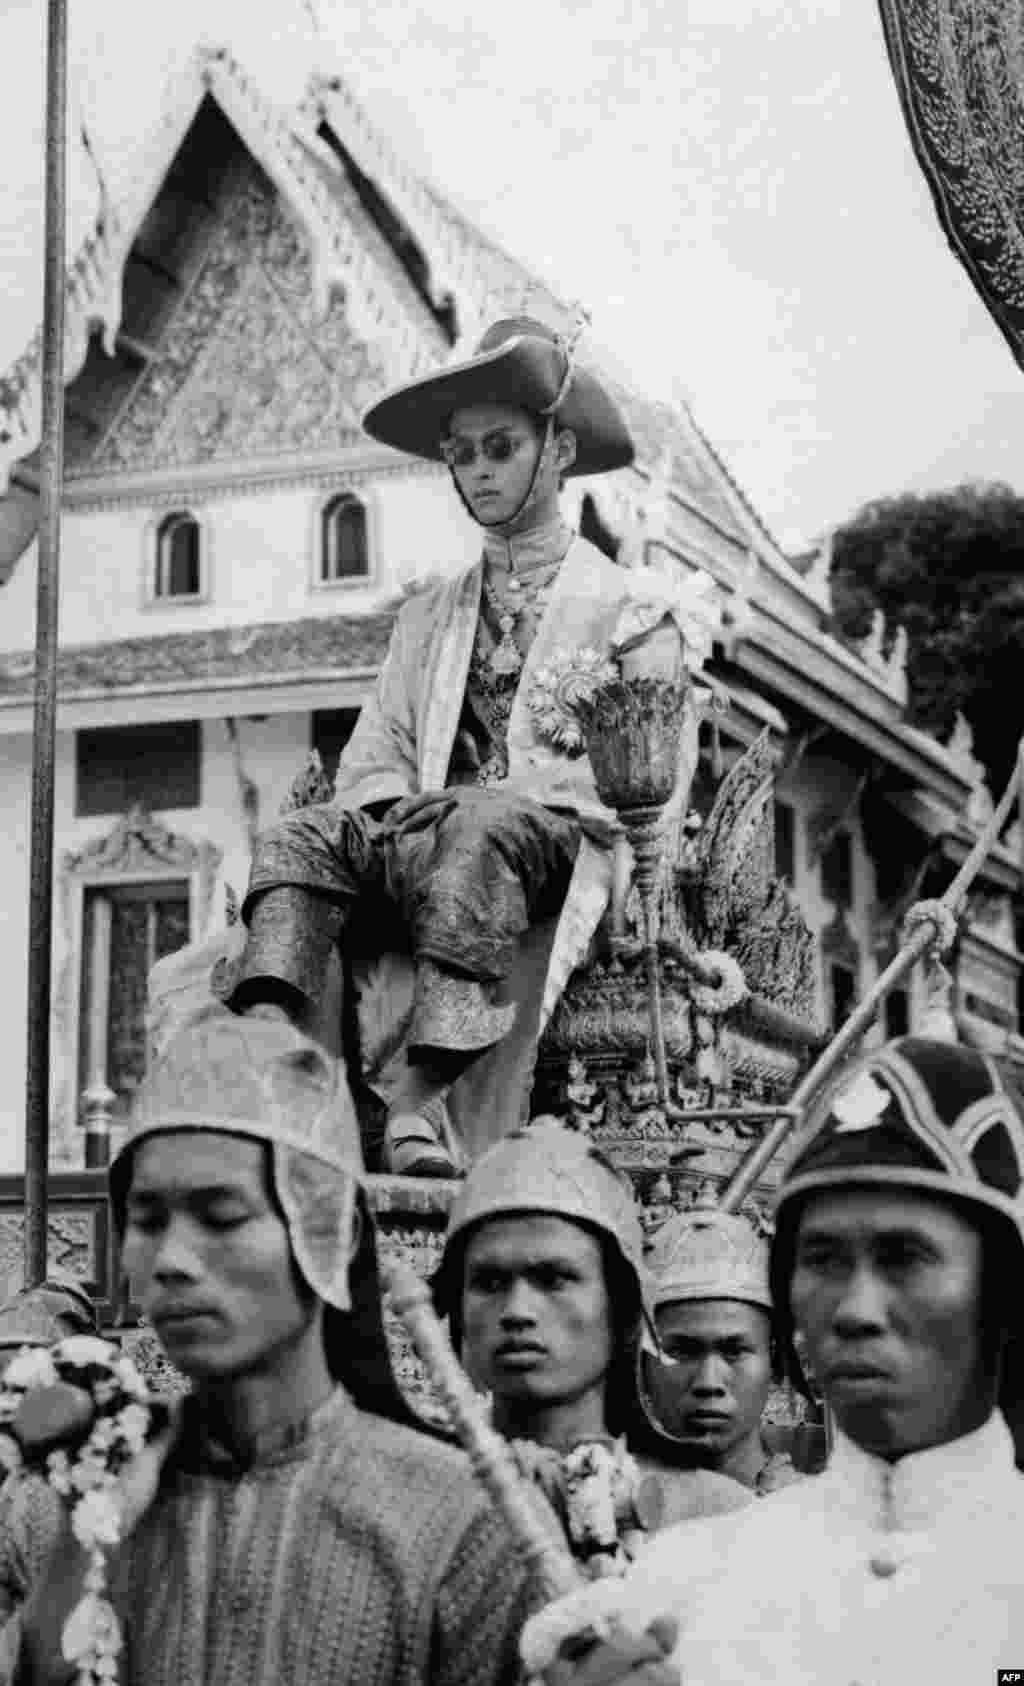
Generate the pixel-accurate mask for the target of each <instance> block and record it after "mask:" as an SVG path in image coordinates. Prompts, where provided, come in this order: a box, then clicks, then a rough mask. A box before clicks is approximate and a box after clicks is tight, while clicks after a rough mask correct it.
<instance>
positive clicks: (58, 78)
mask: <svg viewBox="0 0 1024 1686" xmlns="http://www.w3.org/2000/svg"><path fill="white" fill-rule="evenodd" d="M67 59H68V15H67V0H48V4H47V28H46V175H45V201H44V224H43V227H44V270H43V343H42V439H41V445H40V458H39V563H38V579H37V586H36V653H35V704H34V714H33V727H32V811H31V841H30V851H31V852H30V866H29V942H28V1032H27V1040H28V1049H27V1059H26V1078H25V1281H26V1283H27V1284H29V1285H33V1284H35V1283H37V1282H41V1281H42V1280H43V1278H44V1277H45V1275H46V1238H47V1223H46V1208H47V1188H46V1178H47V1168H48V1162H49V1147H50V952H51V940H52V930H53V774H54V751H55V742H56V716H57V614H58V603H59V580H60V505H61V486H62V481H63V477H64V281H65V267H66V263H65V241H66V235H65V228H66V199H67V181H66V150H67Z"/></svg>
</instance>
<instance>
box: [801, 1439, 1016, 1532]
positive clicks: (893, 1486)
mask: <svg viewBox="0 0 1024 1686" xmlns="http://www.w3.org/2000/svg"><path fill="white" fill-rule="evenodd" d="M1013 1476H1014V1445H1013V1438H1012V1436H1011V1434H1010V1431H1009V1429H1008V1428H1007V1426H1006V1423H1005V1421H1004V1420H1003V1417H1002V1414H1001V1412H999V1411H994V1412H993V1413H992V1415H991V1416H990V1417H989V1418H988V1419H987V1421H986V1422H984V1423H983V1424H982V1426H981V1428H978V1429H975V1430H974V1432H973V1433H971V1434H965V1435H961V1436H960V1437H959V1438H958V1439H956V1440H949V1441H946V1443H945V1444H944V1445H942V1446H931V1447H929V1448H928V1449H927V1451H924V1452H910V1453H908V1454H907V1456H906V1457H903V1458H898V1459H897V1460H896V1462H895V1463H888V1462H886V1460H885V1459H884V1458H877V1457H874V1456H873V1455H872V1454H871V1453H870V1452H865V1451H863V1450H862V1448H861V1447H859V1446H857V1445H855V1443H854V1442H853V1441H852V1440H848V1439H847V1438H846V1436H845V1435H844V1434H842V1433H840V1432H838V1431H837V1433H836V1442H835V1449H834V1451H833V1453H832V1456H831V1458H830V1459H829V1462H828V1467H827V1469H826V1471H825V1473H824V1475H823V1476H822V1480H823V1481H824V1482H826V1483H827V1484H828V1486H829V1488H830V1489H831V1490H830V1492H829V1494H828V1502H829V1503H830V1504H831V1503H835V1504H836V1505H838V1506H841V1508H842V1509H843V1510H844V1511H845V1512H846V1513H847V1515H852V1516H856V1517H857V1518H858V1519H860V1520H862V1521H864V1522H867V1523H868V1524H869V1525H870V1526H872V1527H875V1528H882V1529H885V1530H890V1529H907V1528H927V1527H929V1526H930V1525H933V1524H935V1523H941V1522H946V1521H954V1520H958V1519H959V1520H966V1519H967V1517H968V1516H969V1515H970V1514H972V1513H975V1512H982V1511H985V1510H988V1509H991V1508H992V1506H993V1504H994V1503H998V1500H997V1495H999V1494H1003V1495H1005V1493H1006V1491H1007V1484H1008V1483H1012V1480H1013Z"/></svg>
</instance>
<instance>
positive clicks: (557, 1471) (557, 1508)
mask: <svg viewBox="0 0 1024 1686" xmlns="http://www.w3.org/2000/svg"><path fill="white" fill-rule="evenodd" d="M509 1444H510V1447H511V1449H512V1452H513V1454H514V1456H515V1459H516V1463H517V1464H518V1466H519V1471H520V1474H521V1475H522V1476H523V1477H524V1479H525V1480H527V1481H532V1482H536V1484H537V1486H538V1487H539V1488H540V1490H541V1492H542V1493H543V1494H544V1497H545V1498H546V1499H547V1501H548V1503H549V1504H550V1505H551V1508H552V1509H553V1511H554V1512H555V1515H556V1516H557V1518H558V1521H559V1522H560V1524H561V1526H562V1528H563V1530H564V1532H565V1535H566V1537H567V1539H568V1543H569V1546H570V1549H571V1550H572V1554H573V1556H574V1557H575V1559H576V1561H577V1563H579V1565H580V1567H581V1568H582V1570H583V1572H584V1574H585V1575H586V1576H587V1578H588V1579H589V1580H603V1579H605V1578H607V1577H608V1576H619V1575H624V1574H625V1573H626V1570H627V1569H628V1568H629V1565H630V1564H631V1563H632V1562H633V1560H634V1558H635V1557H636V1555H637V1552H638V1551H639V1549H640V1546H641V1545H642V1544H643V1541H644V1539H645V1537H646V1535H647V1534H648V1533H650V1532H651V1531H652V1530H653V1529H655V1528H657V1527H658V1525H659V1523H660V1522H661V1520H662V1510H663V1502H662V1494H661V1487H660V1483H659V1482H658V1480H657V1477H655V1476H649V1475H644V1474H643V1472H642V1471H641V1469H640V1467H639V1465H638V1464H637V1462H636V1459H635V1458H634V1457H632V1455H631V1454H630V1453H629V1452H628V1451H627V1449H626V1442H625V1440H623V1439H621V1438H620V1439H618V1440H612V1439H610V1438H608V1439H601V1440H586V1441H581V1442H580V1443H579V1445H578V1446H574V1447H573V1448H572V1450H571V1451H570V1452H566V1453H561V1452H557V1451H555V1450H554V1449H553V1448H552V1447H549V1446H539V1445H537V1444H536V1443H535V1442H534V1441H532V1440H512V1441H510V1442H509Z"/></svg>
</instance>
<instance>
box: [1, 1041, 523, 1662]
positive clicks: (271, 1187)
mask: <svg viewBox="0 0 1024 1686" xmlns="http://www.w3.org/2000/svg"><path fill="white" fill-rule="evenodd" d="M360 1174H361V1166H360V1161H359V1153H358V1138H357V1131H356V1126H355V1121H354V1119H353V1117H352V1114H351V1110H350V1107H349V1106H348V1105H347V1104H346V1098H345V1097H344V1095H343V1093H342V1091H341V1090H340V1089H339V1084H338V1081H337V1073H336V1070H335V1062H334V1061H333V1060H332V1059H330V1058H328V1056H326V1055H325V1054H324V1053H323V1052H322V1051H321V1050H320V1049H319V1048H318V1047H316V1046H315V1045H314V1044H313V1043H311V1042H309V1041H307V1040H306V1039H305V1038H304V1037H302V1036H301V1035H299V1033H298V1032H297V1031H295V1030H294V1029H293V1028H292V1027H291V1026H290V1025H288V1024H281V1023H268V1022H264V1021H263V1020H260V1019H248V1018H241V1017H238V1016H236V1015H234V1014H232V1013H229V1012H227V1011H226V1010H225V1009H219V1010H214V1011H212V1012H208V1013H206V1014H204V1015H203V1016H202V1018H201V1019H199V1020H198V1022H195V1023H193V1024H191V1025H190V1026H187V1027H186V1028H184V1029H182V1030H181V1031H180V1032H179V1033H178V1035H177V1036H175V1037H174V1038H172V1039H171V1041H170V1042H169V1044H168V1045H167V1046H166V1047H165V1048H164V1050H163V1052H162V1053H161V1054H160V1055H159V1056H158V1057H157V1059H156V1060H155V1061H154V1062H153V1064H152V1066H151V1069H150V1072H149V1074H148V1076H147V1078H146V1079H145V1081H144V1083H143V1085H142V1087H141V1089H140V1092H139V1095H138V1097H137V1104H136V1109H135V1118H134V1125H133V1129H132V1132H131V1134H130V1136H129V1139H128V1142H127V1144H126V1145H125V1147H124V1148H123V1149H122V1150H121V1152H120V1154H119V1155H118V1157H117V1159H116V1160H115V1161H114V1164H113V1165H112V1167H111V1172H110V1182H111V1195H112V1202H113V1208H114V1215H115V1220H116V1223H117V1228H118V1232H119V1235H120V1238H121V1248H122V1263H123V1266H124V1269H125V1271H126V1272H127V1274H128V1276H129V1277H130V1280H131V1282H132V1287H133V1290H134V1293H135V1296H136V1297H137V1299H138V1301H139V1303H140V1305H141V1307H142V1309H143V1311H144V1312H145V1314H146V1315H147V1317H148V1319H149V1320H150V1321H151V1322H152V1324H153V1326H154V1327H155V1329H156V1332H157V1334H158V1335H159V1337H160V1340H161V1342H162V1343H163V1345H164V1347H165V1348H166V1351H167V1353H168V1355H169V1356H170V1358H171V1359H173V1361H174V1363H175V1364H176V1365H177V1366H178V1368H179V1369H180V1370H181V1371H182V1372H184V1374H185V1376H186V1377H187V1378H188V1379H189V1381H190V1383H191V1388H192V1391H191V1392H190V1393H189V1394H188V1395H187V1397H186V1398H185V1401H184V1404H183V1407H182V1409H181V1413H180V1420H179V1421H178V1423H177V1424H176V1427H175V1429H174V1432H173V1433H171V1434H170V1435H169V1436H168V1437H167V1442H166V1444H165V1446H164V1447H163V1462H162V1466H161V1467H160V1469H159V1475H158V1477H154V1479H153V1480H152V1482H151V1485H150V1488H149V1491H148V1495H147V1498H148V1502H143V1503H142V1505H141V1507H140V1506H139V1504H138V1502H137V1501H136V1503H135V1505H134V1510H135V1514H134V1517H133V1518H132V1520H133V1522H134V1526H133V1527H132V1528H131V1531H130V1532H129V1533H128V1535H127V1537H126V1538H123V1539H122V1543H121V1544H120V1545H118V1546H117V1547H116V1548H115V1549H114V1550H113V1551H112V1553H111V1554H110V1556H109V1559H108V1564H109V1587H110V1593H109V1596H110V1598H111V1601H112V1603H113V1605H114V1608H115V1611H116V1612H117V1615H118V1616H119V1618H120V1624H121V1628H122V1631H123V1634H124V1651H123V1653H122V1656H121V1658H120V1678H121V1679H122V1680H123V1681H125V1682H129V1681H130V1682H133V1683H137V1686H188V1683H189V1682H193V1683H195V1686H201V1683H203V1682H208V1681H212V1680H218V1681H221V1682H224V1683H225V1686H232V1683H233V1682H236V1681H237V1682H238V1683H239V1686H241V1683H243V1682H244V1683H245V1686H317V1683H318V1682H323V1683H324V1686H328V1683H331V1686H333V1683H335V1682H339V1681H352V1682H356V1681H358V1682H360V1683H363V1682H365V1683H366V1686H428V1682H429V1686H438V1683H441V1682H447V1683H448V1686H473V1683H476V1686H514V1683H515V1682H516V1680H517V1674H518V1663H517V1657H516V1642H517V1637H518V1632H519V1629H520V1627H521V1624H522V1621H523V1618H524V1615H525V1613H526V1611H527V1610H528V1608H529V1602H530V1596H531V1594H530V1587H529V1584H528V1577H527V1574H526V1571H525V1570H524V1568H523V1566H522V1565H521V1563H520V1561H519V1559H518V1557H517V1554H516V1549H515V1546H514V1542H513V1541H512V1539H511V1537H510V1535H509V1534H508V1532H507V1530H506V1528H505V1526H504V1523H503V1521H502V1519H501V1518H500V1517H499V1516H497V1515H496V1514H495V1513H494V1511H493V1509H492V1507H491V1506H490V1505H489V1504H488V1502H487V1499H486V1497H485V1495H484V1493H483V1489H482V1488H480V1487H479V1486H478V1485H477V1483H476V1481H475V1479H474V1478H473V1476H472V1474H471V1471H470V1468H469V1464H468V1460H467V1459H465V1457H464V1456H463V1454H462V1453H461V1452H459V1451H457V1450H456V1449H455V1448H453V1447H451V1446H449V1445H447V1444H444V1443H443V1442H442V1441H441V1440H440V1439H437V1438H430V1437H428V1436H427V1435H426V1434H424V1433H419V1432H417V1431H416V1425H415V1423H414V1421H413V1419H412V1417H411V1415H410V1412H409V1409H408V1407H407V1406H406V1405H405V1404H404V1402H403V1400H402V1398H401V1395H400V1394H399V1392H398V1389H397V1386H396V1384H395V1381H394V1378H393V1376H392V1373H391V1367H390V1362H389V1358H388V1350H387V1346H386V1343H385V1338H384V1333H383V1327H382V1322H381V1308H380V1298H379V1285H378V1281H377V1268H376V1251H375V1239H374V1229H373V1222H372V1218H371V1215H370V1212H369V1208H368V1206H367V1204H366V1200H365V1197H364V1195H363V1192H362V1188H361V1182H360ZM87 1567H88V1560H87V1559H86V1558H85V1555H84V1553H83V1552H82V1550H81V1548H80V1547H78V1546H77V1544H76V1542H75V1540H74V1539H73V1538H72V1536H71V1533H70V1529H69V1527H68V1524H67V1522H66V1521H65V1520H64V1513H63V1510H62V1508H61V1506H60V1503H59V1501H58V1500H57V1499H56V1498H55V1495H54V1493H53V1491H52V1489H51V1488H50V1487H49V1486H48V1485H47V1484H46V1483H45V1482H44V1481H43V1480H42V1479H41V1478H40V1477H38V1476H32V1475H18V1476H15V1477H14V1478H12V1480H11V1481H10V1482H9V1483H8V1485H7V1487H6V1489H5V1493H4V1498H3V1501H2V1502H0V1611H2V1613H3V1615H4V1616H7V1617H9V1618H10V1621H11V1622H15V1623H16V1622H18V1621H20V1623H21V1635H20V1647H21V1655H20V1664H19V1673H18V1679H19V1680H25V1681H31V1682H38V1683H42V1682H50V1681H54V1682H55V1681H58V1680H64V1679H66V1678H67V1677H68V1665H67V1664H66V1663H65V1662H64V1661H63V1660H62V1658H61V1656H60V1635H61V1631H62V1627H63V1622H64V1618H65V1617H66V1616H67V1614H68V1611H69V1608H70V1603H71V1601H72V1600H74V1599H77V1598H78V1597H79V1595H80V1594H81V1590H82V1585H83V1575H84V1573H85V1570H86V1569H87ZM19 1611H20V1614H19ZM10 1637H11V1635H10V1631H9V1629H8V1630H5V1635H4V1639H5V1641H6V1640H9V1639H10ZM15 1637H17V1636H15Z"/></svg>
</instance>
